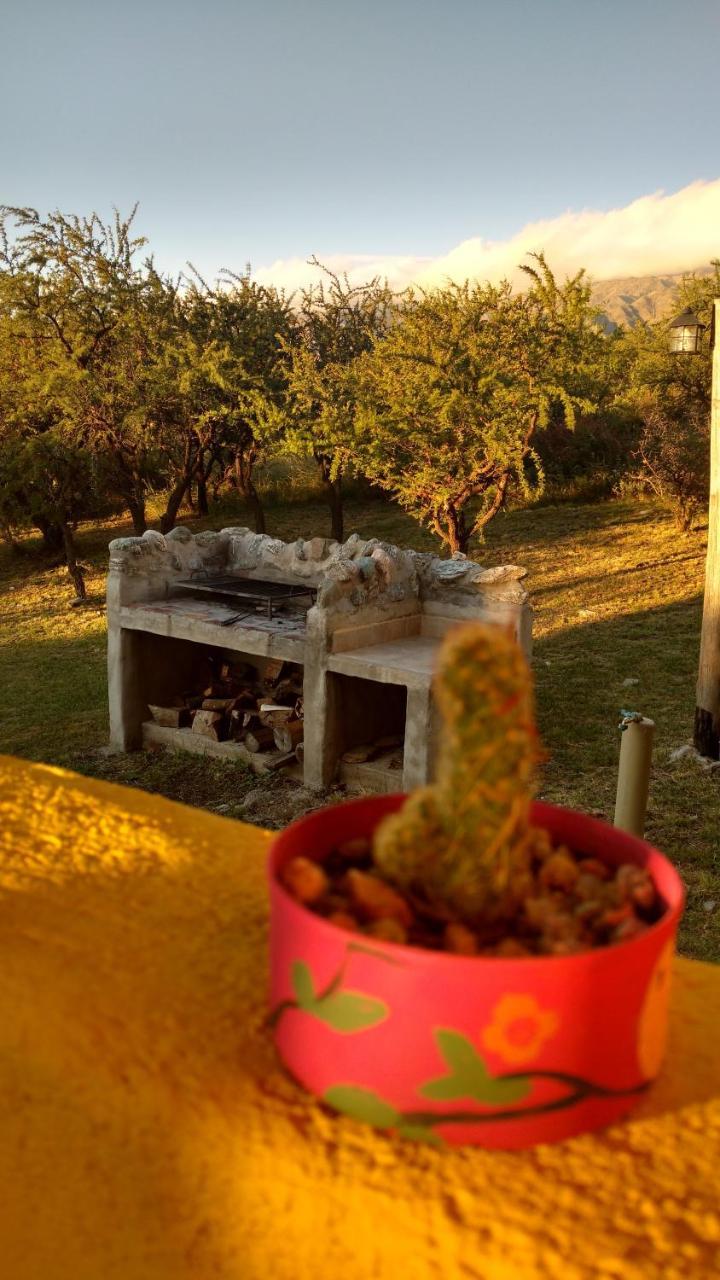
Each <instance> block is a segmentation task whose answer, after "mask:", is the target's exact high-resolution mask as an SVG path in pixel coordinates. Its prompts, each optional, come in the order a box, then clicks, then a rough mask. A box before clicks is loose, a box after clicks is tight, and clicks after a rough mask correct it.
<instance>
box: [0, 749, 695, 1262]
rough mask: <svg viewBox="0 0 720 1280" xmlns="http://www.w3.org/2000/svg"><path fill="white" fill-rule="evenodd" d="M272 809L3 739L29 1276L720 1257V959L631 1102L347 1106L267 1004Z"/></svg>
mask: <svg viewBox="0 0 720 1280" xmlns="http://www.w3.org/2000/svg"><path fill="white" fill-rule="evenodd" d="M269 839H270V836H269V834H268V833H267V832H263V831H259V830H256V829H255V828H253V827H248V826H244V825H242V824H239V823H236V822H230V821H226V820H223V819H222V818H218V817H212V816H210V815H209V814H207V813H205V812H202V811H200V810H195V809H189V808H185V807H183V806H181V805H175V804H171V803H169V802H168V801H165V800H161V799H158V798H157V797H155V796H150V795H146V794H143V793H141V792H139V791H134V790H130V789H125V788H120V787H114V786H110V785H107V784H102V783H97V782H91V781H88V780H86V779H83V778H79V777H77V776H75V775H73V774H69V773H65V772H62V771H61V770H57V769H49V768H44V767H40V766H33V765H29V764H26V763H24V762H21V761H16V760H10V759H2V758H0V847H1V848H2V863H1V869H0V886H1V887H0V949H1V956H0V960H1V964H2V968H1V973H0V1109H1V1111H2V1120H1V1122H0V1184H1V1186H2V1196H1V1198H0V1274H2V1276H3V1277H7V1278H8V1280H66V1278H67V1280H165V1278H166V1277H167V1280H206V1277H207V1278H209V1277H213V1278H215V1277H220V1278H224V1280H256V1278H260V1277H263V1278H265V1277H269V1278H270V1280H311V1278H312V1280H325V1278H326V1277H327V1280H366V1278H368V1277H381V1278H384V1277H388V1280H390V1278H393V1280H394V1278H395V1277H397V1278H398V1280H456V1278H457V1280H539V1278H540V1277H542V1278H543V1280H544V1278H545V1277H553V1280H586V1278H587V1280H590V1277H592V1280H598V1278H600V1280H604V1278H605V1277H613V1278H615V1277H617V1278H620V1277H622V1280H655V1278H657V1280H660V1278H661V1277H662V1280H675V1278H676V1277H677V1278H678V1280H679V1278H680V1277H682V1280H689V1278H692V1280H695V1278H696V1277H701V1278H705V1277H707V1278H708V1280H709V1278H710V1277H712V1276H716V1275H718V1274H720V1216H719V1213H718V1199H719V1195H720V1191H719V1184H720V1163H719V1161H718V1156H719V1150H720V1143H719V1138H720V1101H719V1100H718V1095H719V1094H720V968H716V967H714V966H710V965H704V964H699V963H696V962H693V961H689V960H678V961H677V966H676V974H675V987H674V996H673V1015H672V1030H671V1044H670V1052H669V1058H668V1063H667V1066H666V1069H665V1072H664V1074H663V1076H662V1078H661V1079H660V1080H659V1081H658V1083H657V1085H656V1086H655V1087H654V1089H653V1090H652V1091H651V1093H650V1095H649V1096H648V1097H647V1098H646V1099H645V1100H644V1101H643V1103H642V1104H641V1106H640V1108H639V1109H638V1110H637V1111H636V1112H635V1113H634V1115H633V1117H632V1118H631V1119H630V1120H629V1121H625V1122H623V1123H622V1124H619V1125H617V1126H615V1127H613V1128H612V1129H609V1130H607V1131H605V1132H604V1133H603V1134H601V1135H600V1136H588V1137H584V1138H576V1139H573V1140H572V1141H570V1142H567V1143H564V1144H561V1145H558V1146H552V1147H542V1148H536V1149H535V1150H533V1151H530V1152H524V1153H497V1152H486V1151H482V1150H481V1149H479V1148H469V1147H467V1148H462V1149H459V1150H455V1151H437V1150H434V1149H432V1148H429V1147H424V1146H420V1145H414V1144H412V1143H409V1142H403V1141H400V1140H394V1139H392V1138H389V1137H387V1136H385V1135H383V1134H381V1133H378V1132H375V1131H374V1130H371V1129H369V1128H367V1127H364V1126H362V1125H360V1124H357V1123H355V1122H354V1121H351V1120H349V1119H345V1118H339V1117H336V1116H334V1115H331V1114H329V1113H328V1112H326V1111H325V1110H323V1109H322V1108H321V1107H320V1106H319V1105H318V1104H317V1103H316V1102H315V1101H314V1100H312V1099H311V1098H310V1097H308V1096H306V1095H305V1094H304V1093H303V1092H302V1091H301V1090H300V1089H299V1088H298V1087H297V1086H295V1085H294V1084H293V1083H292V1082H291V1081H290V1080H289V1079H288V1078H286V1076H285V1075H284V1074H283V1072H282V1070H281V1068H280V1066H279V1064H278V1062H277V1060H276V1057H275V1053H274V1050H273V1046H272V1044H271V1042H270V1040H269V1038H268V1034H267V1032H266V1031H265V1030H264V1028H263V1018H264V1014H265V996H266V926H267V906H266V895H265V887H264V878H263V877H264V859H265V854H266V851H267V847H268V842H269Z"/></svg>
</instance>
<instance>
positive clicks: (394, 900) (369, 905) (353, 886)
mask: <svg viewBox="0 0 720 1280" xmlns="http://www.w3.org/2000/svg"><path fill="white" fill-rule="evenodd" d="M345 883H346V885H347V888H348V891H349V893H350V897H351V898H352V902H353V906H354V907H356V908H357V910H358V911H359V912H360V914H361V915H363V916H365V917H366V918H367V919H368V920H382V919H384V918H385V917H389V918H390V919H392V920H399V921H400V923H401V924H404V925H405V926H406V927H407V926H408V925H410V924H411V922H412V911H411V910H410V907H409V906H408V904H407V902H406V901H405V899H404V898H403V897H402V896H401V895H400V894H399V893H398V892H397V891H396V890H395V889H392V888H391V887H390V885H389V884H386V883H385V881H384V880H380V879H378V877H377V876H373V875H368V874H367V873H366V872H365V871H358V870H357V869H356V868H354V867H353V868H352V869H351V870H350V871H348V873H347V876H346V877H345Z"/></svg>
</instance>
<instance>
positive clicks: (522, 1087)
mask: <svg viewBox="0 0 720 1280" xmlns="http://www.w3.org/2000/svg"><path fill="white" fill-rule="evenodd" d="M435 1040H436V1042H437V1046H438V1048H439V1050H440V1052H441V1054H442V1056H443V1058H444V1059H445V1061H446V1063H447V1065H448V1066H449V1068H450V1074H449V1075H447V1076H439V1077H438V1078H437V1079H435V1080H428V1081H427V1082H426V1083H425V1084H423V1085H421V1086H420V1090H419V1092H420V1093H421V1094H422V1095H423V1097H425V1098H432V1099H433V1100H434V1101H435V1102H451V1101H454V1100H455V1099H457V1098H473V1099H474V1100H475V1101H476V1102H487V1103H489V1104H491V1105H493V1106H503V1105H504V1104H506V1103H509V1102H519V1101H520V1099H521V1098H525V1097H526V1096H527V1094H528V1093H529V1092H530V1087H531V1082H530V1078H529V1076H518V1077H517V1078H515V1079H513V1080H498V1079H496V1078H495V1077H494V1076H491V1075H490V1073H489V1071H488V1069H487V1067H486V1066H485V1062H484V1060H483V1058H482V1057H481V1056H480V1054H479V1053H478V1052H477V1050H476V1049H475V1047H474V1045H473V1044H472V1043H471V1042H470V1041H469V1040H468V1038H467V1036H464V1035H462V1034H461V1032H459V1031H452V1030H449V1029H446V1028H443V1027H438V1028H436V1029H435Z"/></svg>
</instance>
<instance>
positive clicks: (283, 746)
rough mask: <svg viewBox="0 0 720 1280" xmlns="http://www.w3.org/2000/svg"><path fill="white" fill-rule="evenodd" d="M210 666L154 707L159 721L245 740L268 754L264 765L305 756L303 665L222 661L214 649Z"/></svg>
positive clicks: (249, 748)
mask: <svg viewBox="0 0 720 1280" xmlns="http://www.w3.org/2000/svg"><path fill="white" fill-rule="evenodd" d="M207 670H208V671H209V676H208V675H207V674H206V675H205V676H204V677H203V678H202V684H199V685H198V687H197V688H196V689H192V690H190V691H188V692H187V693H184V694H182V695H181V696H180V697H179V698H177V699H176V700H175V701H174V702H173V705H172V706H169V707H159V706H151V707H150V712H151V714H152V717H153V719H154V721H155V723H156V724H159V725H163V726H165V727H166V728H172V729H191V731H192V732H193V733H197V734H201V735H202V736H203V737H205V738H210V739H211V740H212V741H213V742H240V743H242V744H243V746H244V747H245V749H246V751H248V752H250V753H251V754H252V755H258V756H262V757H263V759H262V766H263V769H280V768H283V767H284V766H285V765H289V764H294V763H296V762H297V761H302V742H303V727H304V726H303V673H302V668H301V667H299V666H297V664H295V663H292V662H283V661H281V660H280V659H277V658H269V659H267V660H266V661H265V663H264V666H263V668H262V670H261V671H258V670H257V669H256V668H255V667H253V666H250V664H249V663H244V662H228V661H219V660H218V659H217V658H216V657H215V656H214V655H211V656H209V657H208V659H207ZM258 764H260V761H258Z"/></svg>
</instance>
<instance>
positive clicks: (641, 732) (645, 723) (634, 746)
mask: <svg viewBox="0 0 720 1280" xmlns="http://www.w3.org/2000/svg"><path fill="white" fill-rule="evenodd" d="M620 727H621V729H622V735H621V738H620V763H619V767H618V782H617V796H616V799H615V820H614V825H615V826H616V827H619V828H620V830H621V831H628V832H629V833H630V835H633V836H642V835H644V832H645V814H646V812H647V801H648V790H649V787H650V766H651V763H652V749H653V738H654V737H655V722H654V720H648V719H646V717H645V716H641V715H637V714H635V713H631V714H628V713H624V718H623V722H622V724H621V726H620Z"/></svg>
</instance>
